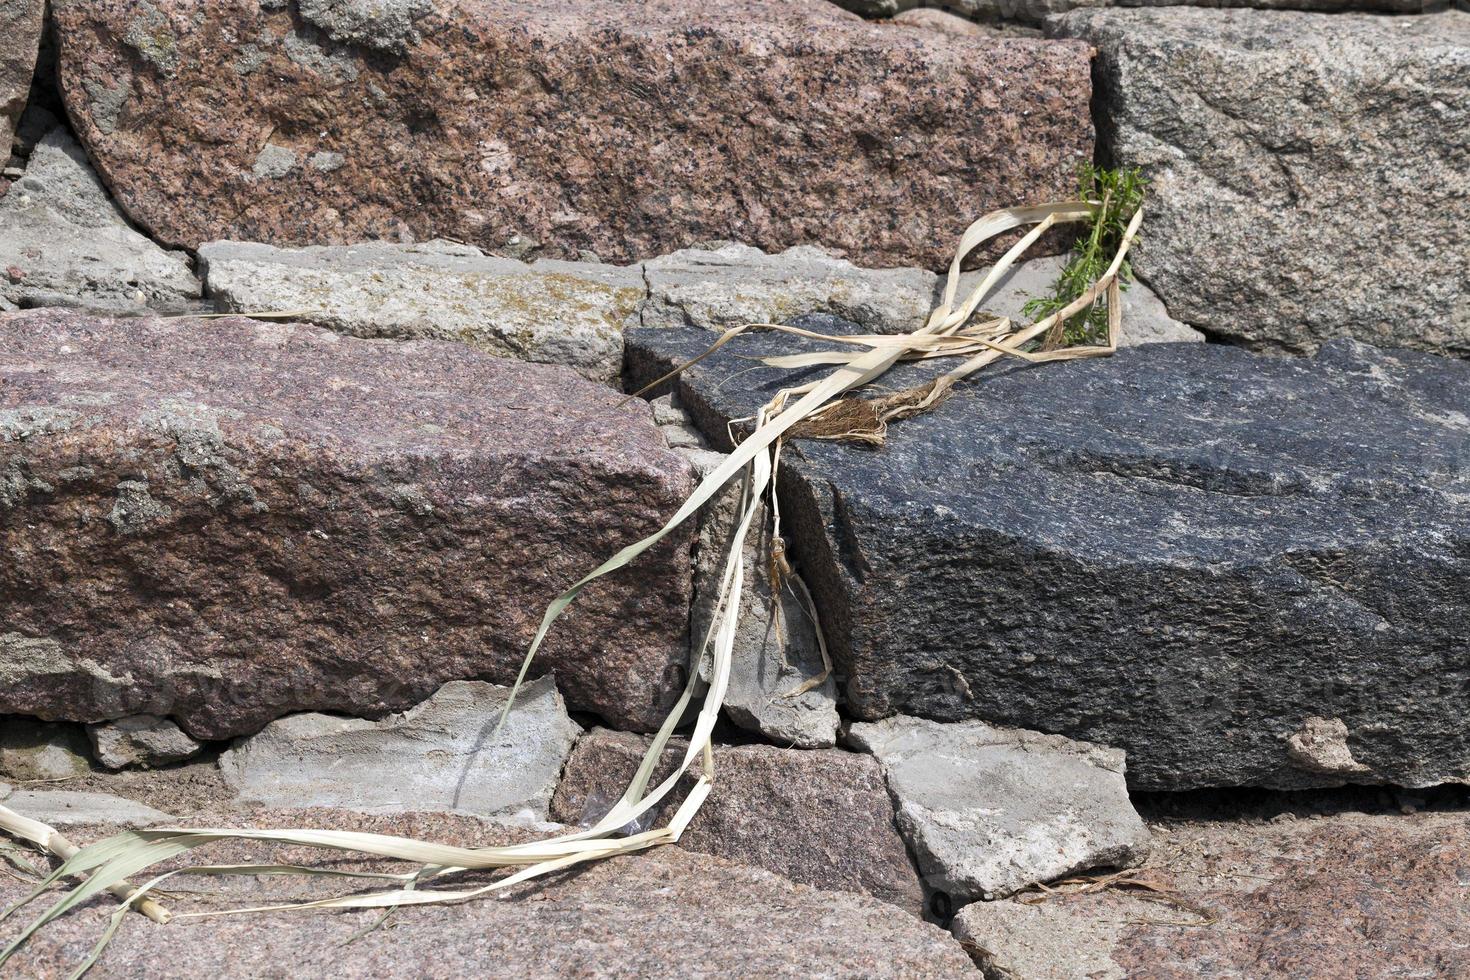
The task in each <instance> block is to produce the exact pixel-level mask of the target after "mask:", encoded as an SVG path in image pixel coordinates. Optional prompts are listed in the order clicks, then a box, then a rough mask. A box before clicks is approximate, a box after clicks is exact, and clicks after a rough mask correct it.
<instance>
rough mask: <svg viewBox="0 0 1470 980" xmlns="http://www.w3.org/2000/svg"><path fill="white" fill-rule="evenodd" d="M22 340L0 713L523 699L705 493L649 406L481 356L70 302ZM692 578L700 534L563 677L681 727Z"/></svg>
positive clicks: (3, 583) (684, 543) (585, 701)
mask: <svg viewBox="0 0 1470 980" xmlns="http://www.w3.org/2000/svg"><path fill="white" fill-rule="evenodd" d="M0 337H4V346H3V348H0V712H15V713H19V714H31V715H38V716H40V717H43V718H48V719H69V720H76V721H99V720H102V719H105V718H117V717H123V716H126V715H130V714H138V713H149V714H154V715H159V716H171V717H173V718H175V719H176V720H177V721H178V722H179V724H180V725H182V726H183V728H184V729H185V730H187V731H188V732H189V734H191V735H193V736H195V737H198V738H222V737H227V736H232V735H239V734H243V733H247V732H250V731H253V730H256V729H259V728H260V727H261V726H262V725H264V724H265V723H266V722H268V721H270V720H271V719H272V718H275V717H277V716H279V715H283V714H286V713H288V712H292V711H300V710H321V711H340V712H344V713H347V714H352V715H369V716H380V715H382V714H383V713H385V712H387V711H390V710H398V709H403V708H406V707H408V706H409V705H412V704H415V703H417V702H419V701H422V700H423V699H424V698H425V697H427V696H428V695H429V694H431V693H433V692H434V690H435V689H437V688H438V687H439V685H440V684H442V683H443V682H445V681H447V680H451V679H458V678H464V679H470V678H475V679H485V680H490V681H494V682H497V683H508V682H509V681H510V680H511V679H513V678H514V676H515V672H516V670H517V668H518V667H519V665H520V661H521V657H522V656H523V655H524V653H525V650H526V647H527V644H528V643H529V641H530V639H531V636H532V635H533V633H534V632H535V628H536V626H537V624H538V623H539V622H540V620H541V615H542V612H543V610H544V607H545V605H546V603H547V602H549V601H550V600H551V599H552V598H553V597H554V596H555V595H556V594H557V593H558V592H559V591H560V590H561V589H563V588H565V587H566V586H568V585H570V584H571V583H572V582H573V581H575V580H576V579H577V578H579V577H581V576H582V575H583V574H585V573H586V572H587V571H589V570H591V569H592V568H594V567H595V566H596V565H597V564H598V563H599V562H601V561H602V560H603V559H605V558H606V557H607V556H608V555H610V554H612V553H613V552H614V551H616V550H617V549H618V548H619V547H622V546H623V545H625V544H628V543H631V542H632V541H635V540H637V539H638V538H640V537H642V536H644V535H646V534H648V533H650V532H651V531H653V530H654V529H655V528H657V527H658V526H659V525H660V524H661V523H662V521H663V519H664V518H665V517H666V516H667V515H668V514H670V513H671V512H672V511H673V510H674V508H675V507H676V506H677V505H678V503H679V502H680V501H681V500H682V499H683V497H684V496H685V494H686V493H687V492H688V489H689V486H690V479H691V478H690V473H689V467H688V464H687V463H686V462H685V461H684V460H683V459H682V458H681V457H680V456H678V455H676V454H675V453H673V452H672V451H670V450H668V449H667V448H666V446H665V444H664V441H663V437H662V436H660V435H659V434H658V431H657V429H656V428H655V427H654V425H653V424H652V421H651V419H650V418H649V416H648V411H647V409H646V408H645V407H644V406H642V405H638V404H632V405H628V406H625V407H623V408H621V409H618V408H617V404H618V400H619V397H620V396H619V395H618V394H617V393H616V392H614V391H612V390H610V389H608V388H605V387H603V386H601V385H597V384H594V383H592V382H589V381H586V380H585V379H583V378H581V377H579V376H578V375H576V374H575V373H573V372H572V371H571V370H570V369H568V368H560V367H551V366H546V365H534V364H522V363H516V362H509V361H504V360H501V359H498V358H492V357H488V356H485V355H483V354H479V353H476V352H475V351H472V350H470V349H469V348H467V347H464V346H462V345H459V344H448V343H440V342H435V341H414V342H408V343H400V344H395V343H391V342H387V341H368V340H358V339H356V338H349V337H341V336H339V335H337V334H334V333H332V332H330V331H327V330H322V329H319V328H315V327H304V326H298V325H282V324H267V323H261V322H258V321H253V320H246V319H243V318H227V319H219V320H194V319H173V320H160V319H152V318H147V319H130V320H108V319H102V318H97V317H91V316H87V315H83V314H78V313H70V312H64V311H59V310H41V311H35V312H29V313H12V314H3V315H0ZM690 578H691V572H690V566H689V538H688V536H687V535H680V534H675V535H674V536H673V537H672V538H671V539H670V540H669V541H668V542H667V543H666V544H665V545H664V546H662V547H660V548H659V549H657V550H656V551H654V552H652V553H651V554H650V555H649V556H648V557H647V558H646V559H645V560H642V561H640V562H638V563H636V564H635V565H633V566H631V567H630V568H628V569H625V570H624V571H623V572H620V573H619V574H617V575H616V576H615V577H613V578H611V579H609V580H607V581H606V582H605V583H602V584H599V585H598V586H596V587H594V588H592V589H589V590H588V591H587V592H586V593H585V594H584V595H583V597H582V599H581V600H580V601H579V602H578V603H577V604H576V605H575V606H573V608H572V609H571V611H570V612H569V613H568V614H567V616H566V617H565V618H564V619H563V620H562V621H561V623H559V624H558V626H557V627H556V628H555V629H554V630H553V632H552V633H551V635H550V638H549V640H548V642H547V644H546V647H545V649H544V651H543V654H542V656H541V658H540V660H539V661H538V672H540V671H545V670H547V669H551V668H556V669H557V671H558V678H559V682H560V685H561V688H562V690H563V692H564V694H565V695H566V698H567V701H568V703H569V704H570V705H572V706H573V707H575V708H578V709H582V710H587V711H593V712H596V713H598V714H600V715H602V716H603V717H605V718H607V719H608V720H609V721H613V722H614V723H616V724H618V725H620V726H622V727H631V728H647V727H650V726H653V725H656V724H657V723H658V722H659V721H660V720H661V719H662V714H663V710H664V709H665V708H666V707H667V704H668V703H669V701H670V700H671V699H672V694H670V692H666V691H665V689H664V688H665V685H666V684H667V683H670V682H671V681H672V682H673V683H677V676H678V670H677V669H676V668H675V667H674V665H676V664H677V665H681V666H682V664H683V662H684V660H685V659H686V658H687V652H686V651H687V639H686V636H687V622H688V606H689V593H690V587H691V586H690ZM674 693H676V692H674Z"/></svg>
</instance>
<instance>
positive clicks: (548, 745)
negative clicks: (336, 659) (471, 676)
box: [220, 677, 581, 820]
mask: <svg viewBox="0 0 1470 980" xmlns="http://www.w3.org/2000/svg"><path fill="white" fill-rule="evenodd" d="M509 692H510V689H509V688H505V687H499V686H497V685H494V684H486V683H484V682H483V681H452V682H450V683H448V684H445V685H444V686H443V687H441V688H440V689H439V691H438V693H436V694H435V695H434V696H433V697H431V698H429V700H427V701H425V702H423V703H422V704H419V705H416V706H414V707H412V708H410V709H408V710H407V711H405V712H403V713H402V714H397V715H390V716H389V717H387V718H384V719H383V720H382V721H366V720H363V719H359V718H343V717H340V716H337V715H325V714H303V715H291V716H289V717H286V718H282V719H280V720H279V721H274V722H272V723H271V724H269V725H267V726H266V727H265V729H264V730H263V731H261V732H260V733H259V734H257V735H252V736H250V737H248V738H244V739H240V740H239V741H238V742H237V743H236V744H235V746H234V747H233V748H231V749H229V750H228V751H227V752H225V753H224V755H222V756H221V757H220V771H221V772H222V773H223V774H224V777H225V781H226V782H227V783H229V784H230V786H231V787H233V788H234V789H235V791H236V792H237V793H238V794H239V796H240V799H241V800H243V801H245V802H248V803H259V804H264V805H266V806H280V807H313V806H320V807H342V808H345V809H350V810H369V811H371V810H430V811H446V812H456V813H467V814H472V815H474V816H478V817H486V818H489V817H511V818H516V819H521V820H545V819H546V811H547V805H548V804H549V803H550V801H551V794H552V791H553V790H555V789H556V783H557V779H558V778H559V777H560V776H561V771H562V766H563V765H565V763H566V761H567V756H568V755H569V754H570V753H571V751H572V745H573V743H575V742H576V740H577V736H578V735H579V734H580V733H581V728H580V727H579V726H578V725H577V724H576V722H574V721H572V720H571V718H569V717H568V716H567V711H566V706H565V705H564V704H563V703H562V699H561V694H560V693H558V692H557V689H556V683H555V681H554V680H553V679H552V678H550V677H542V678H540V679H538V680H535V681H531V682H529V683H527V684H526V685H525V686H524V687H522V688H521V691H520V693H519V694H518V695H517V697H516V700H515V705H514V706H513V707H512V708H511V712H510V716H509V717H508V718H507V719H506V722H505V727H504V728H502V729H501V730H500V732H499V734H498V735H496V736H495V738H494V739H493V740H492V738H491V736H492V735H495V728H496V725H497V724H498V723H499V721H500V715H501V711H502V710H503V709H504V707H505V700H506V697H507V696H508V694H509Z"/></svg>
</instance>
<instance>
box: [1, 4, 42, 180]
mask: <svg viewBox="0 0 1470 980" xmlns="http://www.w3.org/2000/svg"><path fill="white" fill-rule="evenodd" d="M45 10H46V3H45V0H0V166H3V165H4V162H5V160H6V159H7V158H8V157H9V156H10V141H11V139H12V137H14V135H15V124H16V123H17V122H18V121H19V120H20V113H21V110H22V109H24V108H25V107H26V96H27V95H28V94H29V93H30V90H31V72H32V71H34V70H35V67H36V53H37V52H38V51H40V50H41V26H42V23H43V15H44V13H45ZM4 194H5V189H4V188H3V187H0V196H4Z"/></svg>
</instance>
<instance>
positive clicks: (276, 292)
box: [199, 242, 645, 381]
mask: <svg viewBox="0 0 1470 980" xmlns="http://www.w3.org/2000/svg"><path fill="white" fill-rule="evenodd" d="M199 257H200V260H201V265H202V266H203V271H204V275H205V279H206V282H207V285H208V290H209V295H210V297H211V299H213V300H214V302H215V304H216V306H217V307H218V308H219V309H221V310H223V311H251V310H292V311H295V310H302V311H306V312H304V313H303V315H302V319H304V320H309V321H310V322H312V323H319V324H321V325H322V326H325V327H330V328H332V329H333V330H337V331H339V332H341V333H347V334H351V335H353V336H355V337H392V338H397V339H405V338H416V337H431V338H435V339H440V340H459V341H463V342H465V343H468V344H469V345H471V346H472V347H475V348H477V349H479V350H483V351H486V352H487V353H490V354H495V355H497V356H500V357H514V358H519V359H521V360H525V361H537V362H541V363H546V364H566V365H570V366H571V367H573V368H575V369H576V370H577V371H578V373H580V374H582V375H585V376H586V377H589V378H592V379H594V380H597V381H611V380H612V379H614V378H616V377H617V374H618V371H619V370H620V369H621V368H622V363H623V340H622V329H623V324H624V323H625V322H626V321H627V320H628V319H629V318H630V317H632V316H633V315H634V314H635V312H636V311H637V309H638V306H639V304H640V303H641V302H642V301H643V298H644V292H645V290H644V284H643V278H642V276H641V275H640V274H639V270H638V268H637V267H636V266H635V267H627V268H624V267H620V266H614V265H597V264H593V263H587V262H557V261H551V260H542V261H540V262H536V263H534V264H528V263H525V262H519V261H516V260H515V259H506V258H497V257H489V256H486V255H484V254H482V253H481V252H480V250H479V249H477V248H474V247H472V246H469V245H458V244H454V243H450V242H429V243H426V244H423V245H394V244H388V243H382V242H378V243H372V244H366V245H351V246H326V247H311V248H301V249H278V248H273V247H271V246H269V245H260V244H245V243H240V242H210V243H208V244H206V245H204V246H203V247H202V248H200V250H199Z"/></svg>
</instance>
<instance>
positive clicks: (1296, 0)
mask: <svg viewBox="0 0 1470 980" xmlns="http://www.w3.org/2000/svg"><path fill="white" fill-rule="evenodd" d="M833 2H834V3H836V4H837V5H838V6H841V7H845V8H847V9H848V10H851V11H853V12H854V13H858V14H862V15H863V16H864V17H893V19H894V21H896V22H900V23H901V22H909V23H915V22H917V21H916V18H915V16H914V15H916V14H927V15H931V16H932V15H933V14H938V13H942V12H943V11H939V10H932V9H929V8H933V7H943V8H944V9H945V10H952V11H954V12H955V14H958V15H960V16H958V17H954V15H953V14H952V15H951V16H952V17H954V19H956V20H960V21H962V22H963V20H964V18H966V17H973V18H976V19H978V20H982V21H990V22H995V21H1001V22H1005V24H1006V25H1007V26H1008V25H1009V23H1010V22H1013V21H1019V22H1021V23H1025V24H1040V23H1043V22H1044V21H1045V20H1046V18H1047V16H1048V15H1050V14H1059V13H1064V12H1066V11H1068V10H1075V9H1077V8H1079V7H1081V8H1090V7H1172V6H1175V5H1180V6H1198V7H1210V8H1218V7H1256V8H1263V9H1274V8H1285V9H1288V10H1320V11H1328V12H1332V13H1341V12H1344V11H1353V10H1368V11H1383V12H1385V13H1400V14H1418V13H1424V12H1425V11H1427V10H1434V9H1442V8H1444V7H1447V6H1449V4H1448V3H1446V2H1444V0H833ZM924 23H925V24H926V25H928V24H932V21H929V20H928V19H927V18H926V19H925V21H924Z"/></svg>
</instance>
